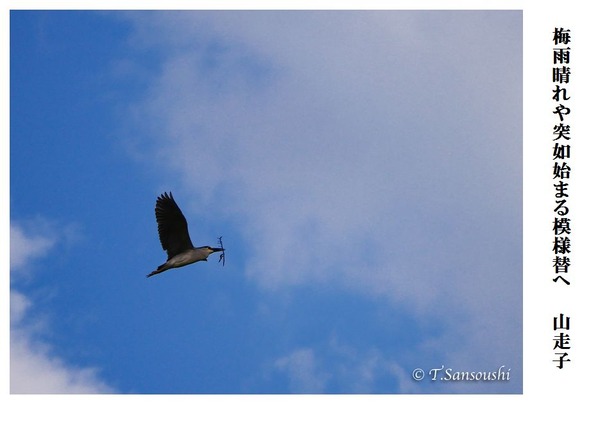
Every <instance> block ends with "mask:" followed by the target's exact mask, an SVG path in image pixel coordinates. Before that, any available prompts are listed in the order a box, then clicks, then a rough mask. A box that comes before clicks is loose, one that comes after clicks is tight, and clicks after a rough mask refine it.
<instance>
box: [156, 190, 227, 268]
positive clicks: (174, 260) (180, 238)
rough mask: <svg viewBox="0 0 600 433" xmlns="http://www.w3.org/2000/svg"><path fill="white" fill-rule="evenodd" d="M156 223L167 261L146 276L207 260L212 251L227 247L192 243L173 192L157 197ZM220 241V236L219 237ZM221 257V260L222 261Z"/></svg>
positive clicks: (222, 257)
mask: <svg viewBox="0 0 600 433" xmlns="http://www.w3.org/2000/svg"><path fill="white" fill-rule="evenodd" d="M154 213H155V214H156V223H157V224H158V238H159V239H160V244H161V245H162V248H163V250H165V251H166V252H167V261H166V262H165V263H163V264H162V265H160V266H159V267H158V268H156V270H155V271H152V272H151V273H149V274H148V275H146V277H151V276H152V275H156V274H160V273H161V272H164V271H166V270H169V269H172V268H180V267H182V266H186V265H189V264H191V263H196V262H199V261H206V259H207V258H208V256H210V255H211V254H212V253H217V252H224V251H225V249H223V248H222V246H223V245H222V243H221V248H213V247H210V246H208V245H205V246H203V247H199V248H195V247H194V245H192V240H191V239H190V234H189V232H188V226H187V221H186V219H185V217H184V216H183V213H182V212H181V209H179V206H177V203H175V199H174V198H173V194H172V193H169V194H168V195H167V193H166V192H165V193H163V194H161V195H160V196H159V197H158V198H157V199H156V207H155V209H154ZM219 241H220V238H219ZM221 259H222V260H223V264H225V256H224V255H223V253H222V254H221ZM221 259H220V260H219V261H221Z"/></svg>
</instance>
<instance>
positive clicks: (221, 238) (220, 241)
mask: <svg viewBox="0 0 600 433" xmlns="http://www.w3.org/2000/svg"><path fill="white" fill-rule="evenodd" d="M219 247H220V248H221V249H222V250H223V251H222V252H221V255H220V256H219V263H221V262H223V266H225V248H223V236H219Z"/></svg>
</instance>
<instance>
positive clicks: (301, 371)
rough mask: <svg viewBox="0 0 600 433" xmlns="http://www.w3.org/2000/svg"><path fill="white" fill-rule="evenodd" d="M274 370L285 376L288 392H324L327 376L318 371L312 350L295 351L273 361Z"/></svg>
mask: <svg viewBox="0 0 600 433" xmlns="http://www.w3.org/2000/svg"><path fill="white" fill-rule="evenodd" d="M275 368H276V369H277V370H280V371H283V372H285V373H286V374H287V376H288V377H289V380H290V391H291V392H294V393H310V394H317V393H321V392H323V391H325V385H326V382H327V374H325V373H323V372H322V371H319V366H318V365H317V362H316V360H315V355H314V352H313V350H312V349H308V348H301V349H296V350H294V351H293V352H292V353H290V354H288V355H285V356H282V357H281V358H279V359H277V360H276V361H275Z"/></svg>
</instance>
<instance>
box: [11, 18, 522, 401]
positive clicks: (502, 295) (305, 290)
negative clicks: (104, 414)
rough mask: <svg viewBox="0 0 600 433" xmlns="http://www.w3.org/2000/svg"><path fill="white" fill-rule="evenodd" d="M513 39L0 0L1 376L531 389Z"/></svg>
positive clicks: (336, 389) (282, 386) (105, 387)
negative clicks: (6, 204) (4, 212)
mask: <svg viewBox="0 0 600 433" xmlns="http://www.w3.org/2000/svg"><path fill="white" fill-rule="evenodd" d="M522 39H523V35H522V12H521V11H12V12H11V153H10V158H11V159H10V163H11V167H10V168H11V178H10V181H11V182H10V205H11V214H10V231H11V253H12V257H11V378H10V379H11V393H34V394H36V393H58V394H62V393H97V392H98V393H125V394H129V393H135V394H148V393H150V394H153V393H158V394H171V393H175V394H180V393H184V394H190V393H191V394H203V393H209V394H222V393H225V394H229V393H233V394H248V393H249V394H263V393H268V394H273V393H275V394H281V393H283V394H286V393H310V394H354V393H359V394H397V393H401V394H404V393H411V394H412V393H442V394H446V393H501V394H504V393H521V392H522V378H523V374H522V371H523V370H522V345H523V339H522V333H523V329H522V328H523V327H522V314H523V310H522V292H523V286H522V261H523V259H522V200H523V196H522V136H523V132H522V131H523V128H522V115H523V111H522V107H523V100H522V59H523V52H522V43H523V40H522ZM159 241H160V242H159ZM201 246H202V247H201ZM163 250H164V251H163ZM221 250H226V251H222V252H221ZM225 252H226V255H225ZM218 253H221V254H222V256H221V260H219V258H220V257H219V254H218ZM211 254H212V255H211ZM167 259H168V261H167ZM225 259H226V262H225ZM196 262H197V263H196ZM161 263H164V264H162V265H160V264H161ZM193 263H195V264H194V265H193V266H188V267H185V268H184V266H186V265H190V264H193ZM157 265H160V266H159V267H158V268H157V270H154V269H156V267H157ZM167 270H168V271H169V272H165V271H167ZM151 271H153V272H151ZM146 275H148V277H150V276H152V278H146Z"/></svg>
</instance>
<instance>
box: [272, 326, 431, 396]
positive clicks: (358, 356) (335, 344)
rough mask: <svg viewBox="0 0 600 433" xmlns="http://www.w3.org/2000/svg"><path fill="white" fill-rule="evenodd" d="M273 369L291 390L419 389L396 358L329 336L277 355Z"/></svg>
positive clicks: (399, 391) (388, 390)
mask: <svg viewBox="0 0 600 433" xmlns="http://www.w3.org/2000/svg"><path fill="white" fill-rule="evenodd" d="M273 365H274V371H277V372H279V373H284V374H285V375H286V376H287V378H288V384H289V391H290V392H293V393H323V392H325V393H363V394H368V393H373V392H377V390H378V389H379V390H381V389H383V390H384V391H383V392H387V393H412V392H419V391H420V389H419V387H418V385H417V384H415V382H414V381H413V380H412V379H411V377H410V375H409V374H407V373H406V371H405V369H404V368H403V367H402V366H401V365H400V363H399V362H398V361H397V360H392V359H389V358H387V357H386V356H384V355H383V354H382V353H381V351H379V350H378V349H376V348H371V349H369V350H366V351H360V350H358V349H357V348H356V347H353V346H351V345H349V344H342V343H340V341H339V339H338V338H337V337H332V338H331V339H330V341H329V342H328V344H326V345H325V346H322V347H320V348H309V347H302V348H297V349H294V350H292V351H291V352H290V353H288V354H286V355H284V356H282V357H280V358H278V359H277V360H275V362H274V364H273Z"/></svg>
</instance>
